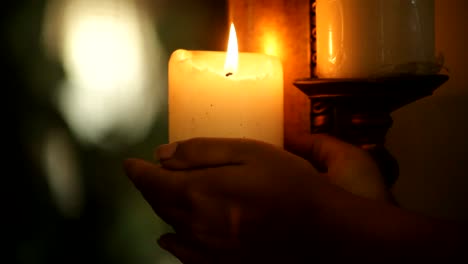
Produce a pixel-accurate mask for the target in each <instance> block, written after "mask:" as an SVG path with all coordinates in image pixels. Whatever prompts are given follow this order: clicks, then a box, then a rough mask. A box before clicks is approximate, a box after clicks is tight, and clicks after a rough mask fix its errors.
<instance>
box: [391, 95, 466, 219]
mask: <svg viewBox="0 0 468 264" xmlns="http://www.w3.org/2000/svg"><path fill="white" fill-rule="evenodd" d="M443 88H444V87H442V88H441V89H443ZM436 94H437V93H436ZM466 102H468V95H465V96H437V95H434V96H433V97H430V98H426V99H422V100H421V101H419V102H416V103H414V104H412V105H409V106H406V107H404V108H402V109H400V110H398V111H397V112H396V113H394V120H395V123H394V127H393V128H392V129H391V131H390V133H389V137H388V143H389V149H390V151H391V152H392V153H393V154H394V156H395V157H396V158H397V160H398V161H399V164H400V179H399V180H398V182H397V184H396V185H395V189H394V193H395V195H396V197H397V199H398V200H399V201H400V203H401V204H402V205H403V206H404V207H406V208H409V209H411V210H414V211H420V212H422V213H425V214H428V215H432V216H436V217H443V218H448V219H455V220H464V221H468V192H467V191H466V190H468V177H467V176H468V140H467V137H466V135H468V122H466V117H467V116H468V105H467V103H466Z"/></svg>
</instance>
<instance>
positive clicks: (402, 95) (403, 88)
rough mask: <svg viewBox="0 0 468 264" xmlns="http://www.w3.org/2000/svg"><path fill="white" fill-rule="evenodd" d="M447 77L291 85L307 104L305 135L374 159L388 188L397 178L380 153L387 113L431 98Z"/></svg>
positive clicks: (385, 152)
mask: <svg viewBox="0 0 468 264" xmlns="http://www.w3.org/2000/svg"><path fill="white" fill-rule="evenodd" d="M447 80H448V76H447V75H442V74H434V75H402V76H397V77H386V78H375V79H319V78H309V79H300V80H297V81H295V82H294V85H295V86H296V87H297V88H299V89H300V90H301V91H302V92H303V93H305V94H306V95H307V96H308V97H309V99H310V100H311V102H310V103H311V106H310V132H311V133H328V134H331V135H333V136H336V137H338V138H340V139H342V140H344V141H347V142H349V143H352V144H354V145H357V146H359V147H361V148H363V149H365V150H367V151H369V153H370V154H371V155H372V157H374V159H375V161H376V163H377V164H378V166H379V169H380V171H381V173H382V176H383V177H384V181H385V183H386V185H387V186H388V187H390V186H392V185H393V184H394V183H395V181H396V180H397V178H398V173H399V168H398V162H397V161H396V159H395V158H394V157H393V156H392V155H391V154H390V153H389V152H388V150H387V149H386V148H385V136H386V134H387V132H388V130H389V129H390V127H391V126H392V123H393V120H392V117H391V115H390V114H391V113H392V112H393V111H395V110H397V109H399V108H401V107H403V106H405V105H407V104H409V103H411V102H414V101H416V100H419V99H421V98H424V97H426V96H430V95H432V93H433V92H434V91H435V90H436V89H437V88H438V87H439V86H441V85H442V84H443V83H445V82H446V81H447Z"/></svg>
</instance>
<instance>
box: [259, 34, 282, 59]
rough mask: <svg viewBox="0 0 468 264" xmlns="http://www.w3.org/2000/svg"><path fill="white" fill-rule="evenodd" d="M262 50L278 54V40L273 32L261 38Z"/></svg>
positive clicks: (269, 53) (273, 54)
mask: <svg viewBox="0 0 468 264" xmlns="http://www.w3.org/2000/svg"><path fill="white" fill-rule="evenodd" d="M263 52H264V53H265V54H267V55H271V56H277V57H278V56H279V55H280V54H279V47H278V41H277V38H276V36H275V35H274V34H267V35H265V37H264V38H263Z"/></svg>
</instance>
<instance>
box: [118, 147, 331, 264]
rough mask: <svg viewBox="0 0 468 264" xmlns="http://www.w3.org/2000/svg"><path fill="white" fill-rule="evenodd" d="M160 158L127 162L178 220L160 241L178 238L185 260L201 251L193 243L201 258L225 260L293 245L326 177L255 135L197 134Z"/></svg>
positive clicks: (142, 186)
mask: <svg viewBox="0 0 468 264" xmlns="http://www.w3.org/2000/svg"><path fill="white" fill-rule="evenodd" d="M157 158H158V159H160V162H161V164H160V165H155V164H153V163H149V162H146V161H143V160H129V161H127V162H126V164H125V165H126V166H125V167H126V172H127V174H128V176H129V177H130V179H131V180H132V181H133V182H134V184H135V186H136V187H137V188H138V189H139V190H140V191H141V193H142V194H143V196H144V197H145V199H146V200H147V201H148V202H149V204H150V205H151V206H152V207H153V209H154V211H155V212H156V214H158V215H159V216H160V217H161V218H162V219H163V220H165V221H166V222H167V223H169V224H170V225H171V226H173V228H174V230H175V231H176V234H177V235H168V236H165V237H164V238H162V240H161V241H162V244H164V243H166V244H167V243H169V244H172V245H173V246H169V247H167V246H166V248H168V250H169V251H171V252H172V253H174V255H176V256H177V257H179V258H180V259H181V260H182V261H183V262H184V263H185V262H187V261H189V260H191V261H193V259H194V258H197V257H194V256H195V255H197V254H198V255H200V252H201V251H203V250H201V249H200V248H197V250H194V249H193V247H194V245H201V247H202V248H203V249H206V250H208V249H209V252H210V254H202V255H203V256H201V255H200V256H199V257H198V258H199V259H200V258H203V259H205V260H204V261H206V259H207V258H208V257H207V256H210V258H211V259H213V258H215V259H216V258H218V259H219V258H222V259H223V261H222V263H227V260H233V259H236V260H235V261H234V262H233V263H239V262H238V258H242V259H244V257H243V256H249V257H248V259H250V260H252V258H253V256H254V255H256V256H265V255H267V254H265V253H266V252H267V251H269V250H272V249H273V248H276V249H278V248H280V247H284V246H285V245H286V246H288V247H289V248H294V247H295V246H297V244H299V242H298V241H299V240H300V239H299V238H296V239H295V238H294V237H299V236H298V234H300V232H301V230H300V226H303V225H307V224H309V222H308V221H307V220H306V219H305V217H304V215H303V214H304V211H306V210H305V208H310V205H307V203H309V201H310V200H313V199H311V197H313V196H315V195H316V194H318V193H320V190H318V189H316V188H317V187H319V186H320V184H319V183H318V182H320V181H325V179H323V178H321V177H318V172H317V171H316V170H315V169H314V167H313V166H312V165H311V164H310V163H309V162H307V161H306V160H304V159H302V158H300V157H298V156H295V155H293V154H291V153H289V152H286V151H283V150H281V149H279V148H276V147H274V146H272V145H269V144H266V143H263V142H259V141H254V140H246V139H214V138H196V139H191V140H187V141H183V142H178V143H173V144H169V145H163V146H162V147H160V148H159V149H158V151H157ZM302 221H304V222H303V223H302ZM295 240H296V241H295ZM164 241H166V242H164ZM168 241H169V242H168ZM174 244H177V246H174ZM189 248H192V250H190V251H188V250H187V249H189ZM250 249H255V254H253V252H250ZM288 250H289V249H288ZM187 252H189V253H187ZM261 252H262V253H263V254H262V253H261ZM186 256H189V257H186ZM276 257H278V255H276ZM245 259H247V257H246V258H245ZM245 259H244V261H243V263H246V262H245ZM262 260H263V261H265V259H262ZM213 262H214V263H219V262H217V261H213ZM187 263H190V262H187ZM195 263H203V262H195Z"/></svg>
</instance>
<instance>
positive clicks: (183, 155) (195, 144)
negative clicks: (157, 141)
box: [155, 138, 266, 170]
mask: <svg viewBox="0 0 468 264" xmlns="http://www.w3.org/2000/svg"><path fill="white" fill-rule="evenodd" d="M259 143H261V142H259V141H254V140H250V139H241V138H192V139H189V140H185V141H178V142H174V143H170V144H165V145H161V146H159V147H158V148H157V149H156V152H155V158H156V159H157V160H160V162H161V165H162V166H163V167H165V168H168V169H173V170H184V169H194V168H201V167H216V166H223V165H232V164H242V163H244V162H245V161H247V160H248V159H249V158H250V157H252V156H253V155H254V153H253V152H254V151H255V149H256V148H255V147H254V144H259ZM262 143H263V142H262ZM263 144H266V143H263Z"/></svg>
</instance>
